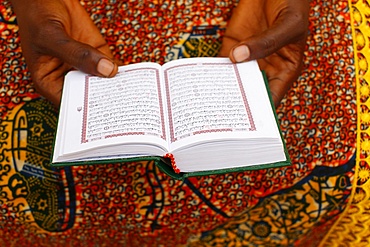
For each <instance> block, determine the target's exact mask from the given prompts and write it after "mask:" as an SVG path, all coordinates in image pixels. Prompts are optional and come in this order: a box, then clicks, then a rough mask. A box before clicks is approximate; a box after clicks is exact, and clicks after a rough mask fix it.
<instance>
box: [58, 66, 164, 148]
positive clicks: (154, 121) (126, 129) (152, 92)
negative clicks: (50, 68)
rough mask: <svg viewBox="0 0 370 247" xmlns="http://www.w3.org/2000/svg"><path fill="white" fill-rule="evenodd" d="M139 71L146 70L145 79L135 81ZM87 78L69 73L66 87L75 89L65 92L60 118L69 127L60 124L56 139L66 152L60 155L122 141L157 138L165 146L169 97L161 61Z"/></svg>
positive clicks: (126, 67) (156, 140)
mask: <svg viewBox="0 0 370 247" xmlns="http://www.w3.org/2000/svg"><path fill="white" fill-rule="evenodd" d="M144 69H149V70H147V71H149V72H144ZM137 73H147V74H146V75H140V76H144V77H145V79H144V80H141V81H140V80H138V81H136V82H135V80H136V79H137V78H139V77H138V74H137ZM86 76H87V75H86V74H84V73H82V72H78V71H73V72H71V73H69V74H68V75H67V77H66V81H65V83H66V88H68V87H70V90H69V91H68V94H67V93H64V94H63V104H65V105H63V106H62V108H61V110H62V111H61V113H64V114H65V116H61V120H62V121H61V120H60V121H61V123H64V126H58V132H59V134H58V136H57V141H56V143H57V144H58V145H57V146H56V148H59V149H60V150H61V151H60V152H59V153H63V154H71V153H78V152H81V151H83V150H86V149H93V148H96V147H99V146H110V145H116V144H119V143H120V142H123V141H125V142H131V143H135V144H140V143H148V142H152V143H157V144H158V145H159V146H161V147H162V148H163V149H165V147H166V145H167V143H166V140H165V137H166V132H165V124H164V122H165V118H166V116H167V113H166V110H165V109H164V108H163V107H161V106H160V104H159V103H160V101H162V100H163V97H164V96H163V95H162V89H161V88H160V85H159V79H160V65H158V64H154V63H141V64H136V65H128V66H124V67H121V68H120V70H119V74H118V75H117V76H116V77H114V78H99V77H92V78H91V77H86ZM129 77H131V78H130V80H127V79H128V78H129ZM135 78H136V79H135ZM153 78H154V80H153ZM85 80H89V83H86V81H85ZM139 81H140V82H139ZM93 83H95V84H96V85H95V86H93ZM129 84H131V85H130V86H129ZM101 90H106V91H107V92H106V93H107V96H104V95H102V94H101ZM102 102H103V103H102ZM66 103H67V104H66ZM87 106H89V107H87ZM117 109H120V110H122V111H121V112H118V111H117ZM139 119H142V120H143V121H141V122H140V121H138V120H139ZM98 122H100V125H97V123H98ZM98 126H102V127H98ZM135 134H138V135H135ZM63 137H64V138H63ZM63 139H64V140H63Z"/></svg>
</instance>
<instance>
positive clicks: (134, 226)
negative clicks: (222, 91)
mask: <svg viewBox="0 0 370 247" xmlns="http://www.w3.org/2000/svg"><path fill="white" fill-rule="evenodd" d="M236 4H237V3H236V2H234V1H226V2H220V1H201V0H194V1H151V2H149V1H120V0H117V1H95V2H94V1H82V5H83V6H84V7H85V8H86V10H87V11H88V12H89V13H90V14H91V17H92V19H93V20H94V22H95V23H96V25H97V26H98V28H99V29H100V30H101V32H102V34H103V35H104V37H105V38H106V40H107V42H108V44H109V45H110V47H111V50H112V52H113V53H114V56H115V57H116V58H117V59H119V60H121V61H123V63H124V64H129V63H136V62H142V61H155V62H159V63H164V62H166V61H169V60H173V59H178V58H182V57H194V56H216V55H217V51H218V49H219V48H220V44H221V38H222V35H223V33H224V31H225V28H226V25H227V21H228V19H229V18H230V16H231V13H232V9H233V7H234V6H235V5H236ZM311 7H312V8H311V12H310V33H309V38H308V41H307V51H306V53H305V66H304V70H303V72H302V76H301V77H300V78H299V80H298V81H297V82H296V83H295V84H294V87H293V88H292V90H290V91H289V93H288V95H287V96H286V98H285V99H284V100H283V103H282V105H281V107H280V108H279V109H278V116H279V119H280V122H281V125H282V129H283V134H284V137H285V139H286V142H287V146H288V149H289V153H290V155H291V158H292V160H293V165H292V166H290V167H283V168H276V169H265V170H259V171H249V172H239V173H230V174H225V175H217V176H204V177H198V178H191V179H187V180H185V181H177V180H173V179H171V178H169V177H168V176H167V175H165V174H163V173H162V172H161V171H159V170H158V169H157V168H156V167H155V166H154V164H153V162H135V163H124V164H110V165H96V166H81V167H65V168H62V169H55V168H51V167H50V166H49V159H50V155H51V149H52V144H53V136H54V131H55V127H56V121H57V113H56V111H55V110H54V108H53V107H52V106H51V105H50V103H48V102H47V101H46V100H44V99H43V98H42V97H40V96H39V95H38V94H37V93H36V92H35V90H34V88H33V85H32V82H31V80H30V76H29V73H28V71H27V67H26V64H25V62H24V59H23V57H22V53H21V48H20V39H19V36H18V26H17V24H16V17H15V15H14V13H13V12H12V8H11V6H10V3H9V2H7V1H3V2H2V3H1V4H0V18H1V19H0V31H1V34H0V37H1V41H0V47H1V51H2V54H3V56H2V59H1V60H0V78H1V81H0V88H1V89H0V102H1V103H0V130H1V135H0V150H1V152H0V206H1V217H2V220H1V221H0V236H1V239H0V243H1V244H2V245H3V246H12V245H14V246H50V245H56V246H60V245H64V246H65V245H71V246H107V245H111V246H179V245H188V246H239V245H242V246H247V245H262V246H266V245H270V246H271V245H272V246H276V245H297V246H316V245H317V244H318V243H319V242H320V241H321V239H322V238H323V236H324V235H325V234H326V232H327V230H328V229H330V226H331V224H332V223H333V222H334V221H335V219H336V218H337V217H338V215H340V213H341V212H342V211H343V209H344V208H345V206H346V203H347V202H348V198H349V195H350V192H351V183H352V182H353V181H352V178H353V174H354V160H353V159H351V158H352V157H353V155H354V152H355V140H356V134H355V129H356V106H355V104H356V99H355V96H354V92H355V82H354V80H353V78H354V76H355V71H354V66H353V49H352V41H351V26H350V22H349V19H350V16H349V13H348V2H347V1H336V2H320V1H311Z"/></svg>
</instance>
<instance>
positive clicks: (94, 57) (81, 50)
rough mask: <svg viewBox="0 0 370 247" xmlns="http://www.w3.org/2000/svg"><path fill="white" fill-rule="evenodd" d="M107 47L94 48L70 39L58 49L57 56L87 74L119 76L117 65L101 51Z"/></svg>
mask: <svg viewBox="0 0 370 247" xmlns="http://www.w3.org/2000/svg"><path fill="white" fill-rule="evenodd" d="M104 46H105V44H104V45H102V46H101V47H100V48H99V47H97V48H94V47H92V46H90V45H88V44H84V43H81V42H78V41H75V40H73V39H68V41H66V42H64V43H63V44H62V45H61V46H59V47H58V51H57V53H58V54H56V56H57V57H59V58H60V59H61V60H63V61H65V62H66V63H68V64H69V65H71V66H72V67H74V68H76V69H79V70H81V71H83V72H85V73H88V74H93V75H97V76H102V77H112V76H114V75H116V74H117V71H118V66H117V63H116V62H115V61H114V60H113V59H112V58H111V57H109V56H107V55H106V54H105V53H106V52H107V51H105V52H104V53H103V52H101V51H100V49H103V48H104Z"/></svg>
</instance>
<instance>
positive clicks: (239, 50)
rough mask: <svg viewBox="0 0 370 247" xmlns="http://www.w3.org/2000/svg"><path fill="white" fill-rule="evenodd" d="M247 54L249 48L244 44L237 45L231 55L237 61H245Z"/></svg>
mask: <svg viewBox="0 0 370 247" xmlns="http://www.w3.org/2000/svg"><path fill="white" fill-rule="evenodd" d="M249 55H250V52H249V48H248V46H246V45H241V46H238V47H236V48H235V49H234V51H233V56H234V59H235V61H236V62H237V63H239V62H243V61H245V60H246V59H248V58H249Z"/></svg>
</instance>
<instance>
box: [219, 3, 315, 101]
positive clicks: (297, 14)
mask: <svg viewBox="0 0 370 247" xmlns="http://www.w3.org/2000/svg"><path fill="white" fill-rule="evenodd" d="M308 14H309V0H240V1H239V4H238V6H237V7H236V8H235V9H234V10H233V14H232V17H231V20H230V22H229V25H228V27H227V29H226V33H225V35H224V38H223V42H222V47H221V50H220V52H219V56H223V57H227V56H228V57H230V59H231V60H232V61H233V62H243V61H249V60H254V59H257V61H258V64H259V66H260V69H261V70H264V71H265V72H266V75H267V79H268V81H269V87H270V91H271V95H272V98H273V101H274V104H275V106H278V105H279V103H280V101H281V100H282V98H283V97H284V95H285V94H286V92H287V91H288V90H289V88H290V87H291V85H292V83H293V82H294V81H295V80H296V79H297V78H298V76H299V74H300V72H301V68H302V64H303V52H304V50H305V46H306V37H307V33H308Z"/></svg>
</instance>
